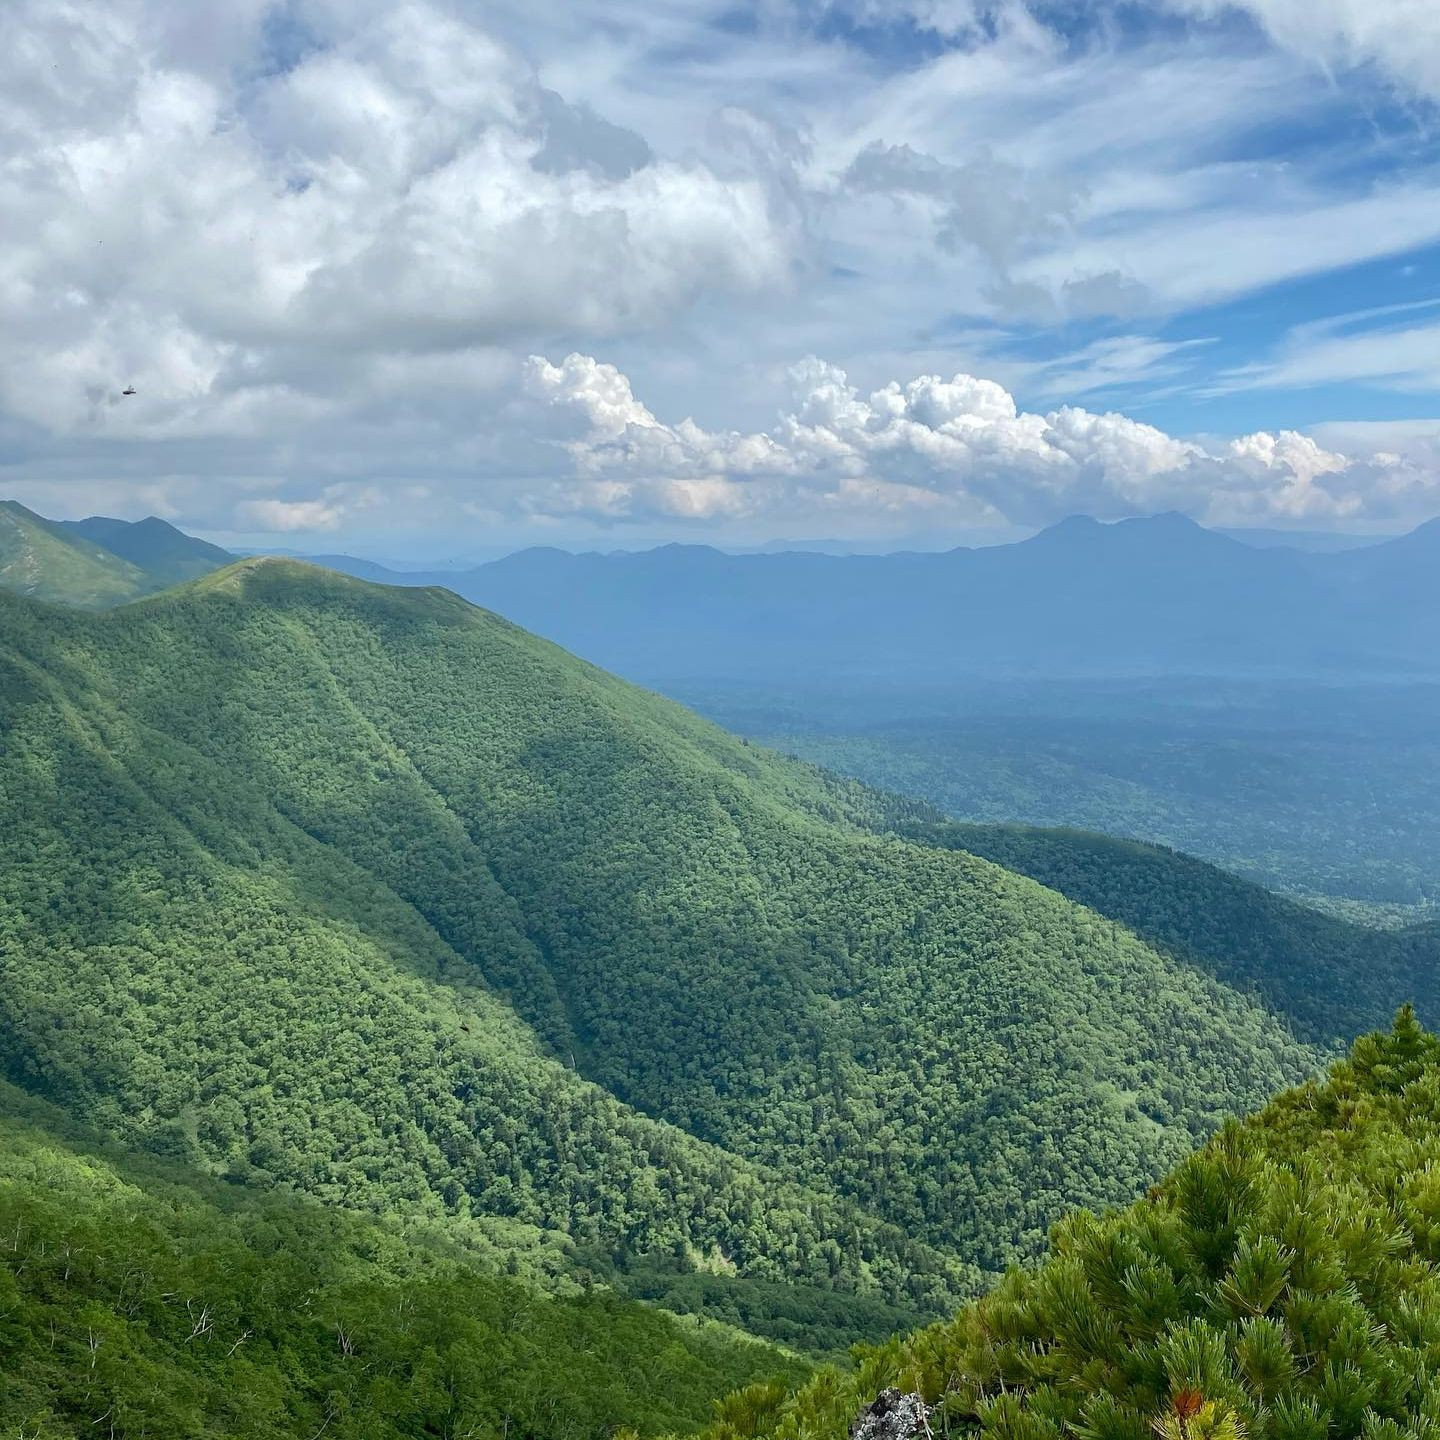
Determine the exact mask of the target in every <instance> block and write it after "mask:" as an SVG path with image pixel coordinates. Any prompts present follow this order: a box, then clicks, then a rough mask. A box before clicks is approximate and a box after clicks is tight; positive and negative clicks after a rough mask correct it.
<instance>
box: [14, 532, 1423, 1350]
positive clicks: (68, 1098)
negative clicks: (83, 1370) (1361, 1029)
mask: <svg viewBox="0 0 1440 1440" xmlns="http://www.w3.org/2000/svg"><path fill="white" fill-rule="evenodd" d="M0 619H3V627H0V634H3V637H4V638H3V642H0V723H3V733H4V735H5V746H4V753H3V756H0V780H3V784H0V847H4V849H3V853H0V945H3V947H4V949H5V951H6V953H7V955H9V956H11V957H13V963H9V964H7V965H6V966H4V967H3V968H0V1066H3V1070H4V1073H5V1075H7V1076H8V1077H9V1078H10V1079H11V1080H12V1081H13V1082H14V1083H15V1084H17V1085H20V1086H22V1087H24V1088H25V1089H27V1090H29V1091H31V1092H32V1093H35V1094H38V1095H43V1096H45V1097H47V1098H48V1099H50V1100H53V1101H54V1102H56V1103H57V1104H59V1105H61V1106H63V1107H64V1108H65V1109H67V1110H68V1111H69V1112H71V1113H72V1114H74V1115H77V1116H79V1117H81V1118H83V1119H84V1120H85V1121H86V1122H87V1123H90V1124H93V1125H95V1126H97V1127H99V1128H100V1129H102V1130H104V1131H106V1132H107V1133H111V1134H114V1135H116V1136H118V1137H121V1138H122V1139H124V1140H125V1141H126V1142H128V1143H132V1144H138V1145H143V1146H146V1147H148V1148H149V1149H151V1150H153V1151H158V1152H161V1153H164V1154H167V1155H169V1156H170V1157H172V1158H174V1159H177V1160H180V1161H183V1162H185V1163H186V1164H189V1165H191V1166H194V1167H197V1168H199V1169H202V1170H206V1171H209V1172H212V1173H218V1174H223V1175H226V1176H229V1177H231V1178H232V1179H235V1180H240V1181H245V1182H247V1183H250V1184H253V1185H259V1186H280V1187H286V1186H289V1187H294V1188H296V1189H298V1190H300V1191H303V1192H305V1193H307V1194H310V1195H312V1196H315V1197H317V1198H319V1199H321V1200H323V1201H326V1202H328V1203H331V1204H335V1205H340V1206H345V1207H349V1208H352V1209H361V1210H368V1211H371V1212H373V1213H377V1214H380V1215H386V1214H396V1213H404V1214H406V1215H407V1216H411V1217H423V1218H425V1219H427V1220H430V1221H433V1222H434V1223H436V1224H439V1225H441V1226H443V1227H445V1228H446V1230H447V1233H449V1234H451V1235H452V1236H453V1237H455V1239H456V1242H457V1243H460V1244H463V1245H464V1246H465V1247H466V1248H467V1249H468V1250H469V1251H471V1252H472V1253H475V1254H478V1255H481V1256H482V1257H488V1258H487V1263H492V1264H498V1263H507V1264H510V1265H513V1266H515V1267H516V1268H518V1269H519V1270H520V1271H521V1273H522V1275H524V1276H528V1277H531V1278H535V1279H543V1280H547V1281H548V1280H549V1278H550V1277H553V1276H555V1275H557V1274H561V1273H568V1274H572V1275H573V1274H575V1273H577V1272H578V1271H579V1270H580V1269H589V1270H591V1271H592V1272H593V1273H594V1274H596V1275H598V1276H600V1277H602V1278H609V1279H613V1280H615V1281H616V1283H618V1284H621V1285H622V1287H624V1288H630V1289H633V1291H634V1293H637V1294H646V1295H655V1296H656V1297H657V1298H662V1299H665V1300H666V1302H667V1303H671V1304H673V1305H674V1306H675V1307H676V1308H679V1309H699V1310H705V1311H708V1312H710V1313H725V1314H731V1315H733V1316H735V1317H736V1318H739V1319H741V1320H742V1321H743V1322H744V1323H746V1324H749V1325H753V1326H754V1327H755V1328H757V1329H762V1330H765V1333H770V1334H774V1335H776V1336H777V1337H780V1338H784V1339H785V1340H787V1341H790V1342H793V1343H800V1344H804V1343H806V1330H807V1328H810V1327H813V1328H810V1334H809V1341H808V1345H809V1348H827V1347H830V1346H833V1345H835V1344H838V1343H842V1342H843V1340H845V1339H847V1338H856V1333H857V1332H852V1334H851V1335H849V1336H846V1335H844V1334H843V1333H842V1331H843V1324H841V1323H840V1322H839V1321H838V1320H837V1317H836V1316H834V1314H833V1313H825V1307H824V1305H823V1304H821V1303H820V1301H819V1300H818V1299H816V1298H815V1297H817V1296H819V1295H820V1294H822V1293H823V1292H825V1291H830V1292H834V1293H836V1294H841V1295H852V1294H853V1295H857V1296H860V1297H863V1299H864V1302H865V1304H864V1306H857V1307H856V1313H857V1314H860V1313H861V1312H862V1311H863V1312H864V1314H865V1317H866V1318H865V1319H864V1321H863V1324H862V1325H861V1327H860V1329H859V1331H858V1333H860V1334H863V1333H875V1331H876V1330H877V1329H878V1330H882V1331H883V1330H884V1329H887V1328H890V1325H891V1324H893V1323H897V1322H903V1320H904V1318H905V1317H906V1316H909V1315H914V1314H917V1313H921V1314H927V1313H928V1314H936V1313H940V1312H941V1311H942V1310H943V1309H944V1308H946V1307H947V1306H949V1305H950V1304H952V1303H953V1302H954V1301H955V1299H957V1298H958V1297H961V1296H963V1295H966V1294H969V1293H973V1292H974V1291H975V1290H976V1289H977V1288H979V1287H980V1286H981V1285H983V1284H984V1283H985V1282H986V1279H987V1277H992V1276H994V1275H997V1274H998V1273H999V1272H1000V1271H1001V1270H1003V1268H1004V1267H1005V1265H1006V1264H1007V1263H1008V1262H1010V1261H1011V1260H1014V1259H1017V1258H1024V1257H1030V1256H1034V1255H1036V1254H1038V1253H1039V1252H1040V1250H1041V1249H1042V1247H1043V1244H1044V1238H1045V1234H1046V1231H1047V1228H1048V1226H1049V1224H1050V1223H1051V1221H1052V1220H1053V1219H1054V1217H1055V1216H1056V1215H1058V1214H1059V1213H1061V1212H1062V1211H1063V1210H1064V1209H1065V1208H1066V1207H1068V1206H1070V1205H1074V1204H1084V1205H1091V1206H1096V1205H1104V1204H1108V1203H1114V1202H1119V1201H1123V1200H1126V1199H1128V1198H1130V1197H1131V1196H1133V1195H1134V1194H1136V1193H1138V1192H1139V1191H1140V1190H1142V1189H1143V1188H1144V1187H1145V1186H1146V1185H1147V1184H1149V1183H1150V1182H1152V1181H1153V1180H1154V1179H1155V1178H1156V1177H1157V1176H1158V1175H1160V1174H1162V1173H1163V1172H1164V1170H1165V1169H1166V1168H1167V1167H1169V1166H1170V1165H1172V1164H1174V1163H1175V1162H1176V1161H1177V1160H1178V1159H1179V1158H1180V1157H1181V1156H1183V1155H1184V1154H1185V1153H1187V1152H1188V1151H1189V1149H1190V1148H1191V1146H1192V1145H1193V1144H1194V1142H1195V1141H1196V1140H1197V1139H1200V1138H1203V1137H1204V1136H1205V1135H1207V1134H1209V1133H1210V1132H1211V1131H1212V1130H1213V1129H1214V1128H1215V1127H1216V1126H1217V1125H1218V1124H1219V1123H1221V1121H1222V1120H1223V1119H1224V1117H1225V1116H1226V1115H1227V1114H1229V1113H1232V1112H1234V1111H1236V1110H1238V1109H1244V1108H1246V1107H1249V1106H1252V1105H1254V1104H1257V1103H1259V1102H1260V1101H1261V1100H1262V1099H1263V1098H1264V1097H1265V1096H1267V1095H1268V1094H1271V1093H1273V1092H1274V1091H1275V1090H1276V1089H1278V1088H1280V1087H1282V1086H1283V1085H1285V1084H1286V1083H1289V1082H1292V1081H1294V1080H1297V1079H1299V1078H1301V1077H1303V1076H1304V1075H1306V1074H1308V1073H1311V1072H1312V1071H1314V1070H1315V1069H1316V1068H1317V1067H1318V1066H1319V1065H1320V1064H1321V1063H1322V1060H1323V1058H1324V1057H1325V1056H1326V1055H1327V1054H1328V1053H1331V1052H1332V1050H1333V1047H1334V1045H1335V1043H1336V1040H1337V1039H1338V1038H1339V1037H1341V1036H1343V1035H1345V1034H1347V1033H1353V1027H1354V1026H1355V1025H1357V1024H1371V1023H1374V1021H1375V1019H1376V1018H1378V1015H1377V1013H1376V1012H1377V1011H1378V1012H1380V1013H1383V1011H1384V1009H1385V1008H1388V1007H1389V1006H1391V1005H1393V1003H1394V1002H1395V1001H1396V1000H1398V999H1399V998H1403V996H1404V994H1407V993H1417V994H1419V995H1420V996H1421V998H1422V999H1424V1000H1425V1001H1426V1003H1427V1004H1428V1003H1429V1002H1430V999H1431V996H1430V990H1429V987H1430V986H1431V985H1432V984H1433V980H1432V978H1431V977H1432V973H1433V967H1425V966H1419V967H1417V966H1416V965H1414V964H1413V963H1411V959H1410V958H1408V957H1405V956H1401V957H1398V958H1397V957H1395V956H1393V955H1392V956H1390V957H1389V958H1388V959H1387V961H1386V963H1387V964H1388V965H1390V969H1389V970H1386V971H1384V972H1383V976H1382V978H1383V983H1381V981H1380V979H1377V976H1376V974H1374V973H1370V972H1367V974H1366V975H1365V977H1364V983H1363V984H1361V983H1360V979H1359V978H1356V980H1355V983H1354V984H1353V985H1352V984H1351V983H1350V980H1349V979H1348V978H1347V973H1346V970H1345V967H1344V965H1343V964H1339V963H1334V964H1332V963H1331V962H1332V961H1334V955H1331V956H1329V957H1328V958H1327V965H1328V966H1329V967H1330V968H1328V969H1326V970H1324V971H1320V972H1314V973H1316V974H1317V975H1322V974H1323V975H1328V976H1330V977H1331V978H1332V979H1334V980H1335V981H1336V985H1337V987H1338V988H1336V989H1335V991H1334V999H1333V1004H1332V1006H1331V1007H1330V1008H1329V1009H1328V1010H1325V1011H1323V1012H1321V1013H1317V1012H1316V1010H1315V1008H1314V1007H1313V1006H1312V1007H1311V1009H1310V1010H1309V1011H1308V1012H1307V1013H1306V1014H1305V1015H1304V1016H1302V1015H1300V1013H1299V1010H1298V1007H1297V1010H1296V1013H1295V1015H1293V1016H1292V1015H1291V1014H1290V1013H1288V1012H1287V1009H1286V1004H1287V1001H1286V995H1285V992H1284V988H1283V987H1281V988H1279V989H1276V988H1275V987H1273V986H1272V987H1270V988H1268V989H1267V988H1266V984H1265V983H1264V982H1265V977H1266V973H1268V970H1269V969H1270V968H1271V967H1273V966H1274V965H1276V964H1279V963H1281V961H1283V963H1284V964H1286V965H1290V966H1296V967H1301V968H1300V969H1299V970H1297V971H1296V982H1295V983H1296V985H1297V987H1298V989H1299V990H1302V991H1303V990H1304V989H1305V983H1304V981H1305V972H1304V970H1303V966H1304V964H1305V957H1304V954H1303V951H1297V950H1296V949H1294V948H1293V947H1292V948H1291V949H1289V950H1285V949H1284V948H1283V947H1282V949H1281V951H1279V952H1276V953H1278V954H1279V956H1280V959H1279V960H1277V958H1276V953H1266V954H1257V955H1256V956H1254V957H1252V961H1251V962H1245V963H1252V965H1253V973H1247V972H1246V971H1245V968H1244V963H1242V964H1241V965H1240V966H1239V967H1238V968H1232V971H1231V972H1229V973H1225V974H1223V975H1221V974H1220V973H1219V972H1218V971H1217V969H1216V967H1215V965H1214V964H1213V963H1212V962H1211V959H1210V958H1208V957H1205V956H1196V955H1193V954H1190V953H1186V952H1183V951H1181V950H1180V949H1178V948H1175V949H1173V952H1172V953H1166V952H1164V951H1162V950H1160V949H1157V948H1155V947H1154V946H1152V945H1150V944H1147V943H1145V941H1144V940H1142V939H1141V938H1139V937H1137V936H1136V934H1135V933H1133V931H1132V930H1131V929H1130V928H1128V926H1127V925H1125V924H1121V923H1117V922H1116V921H1115V920H1114V919H1111V918H1107V917H1105V916H1102V915H1100V914H1097V913H1096V912H1095V911H1094V910H1090V909H1087V908H1084V907H1082V906H1080V905H1077V904H1076V903H1074V902H1073V901H1072V900H1071V899H1068V898H1066V897H1065V896H1063V895H1061V894H1060V893H1058V892H1057V891H1055V890H1050V889H1046V888H1043V887H1042V886H1041V885H1039V884H1037V883H1036V882H1035V881H1033V880H1031V879H1029V878H1026V877H1024V876H1021V875H1017V874H1015V873H1012V872H1011V871H1009V870H1007V869H1005V868H1002V866H1000V865H996V864H994V863H991V862H990V861H988V860H984V859H980V858H977V857H975V856H972V855H969V854H966V853H962V852H960V851H954V850H949V849H946V848H943V847H941V846H936V845H932V844H928V843H919V842H918V841H917V840H914V839H905V838H901V837H900V836H898V835H896V834H895V833H892V832H893V831H894V830H895V829H896V827H897V826H899V825H902V824H905V823H909V822H908V821H907V819H906V813H905V811H904V807H903V806H902V807H900V808H899V809H897V808H896V807H895V805H894V804H893V803H892V802H890V801H886V800H884V799H883V798H881V797H877V796H875V795H874V794H873V793H871V792H867V791H864V790H862V789H860V788H859V787H857V786H853V785H849V784H847V783H845V782H839V781H836V780H834V779H832V778H829V777H826V776H824V775H822V774H821V773H819V772H817V771H814V770H812V769H810V768H809V767H806V766H803V765H801V764H798V763H796V762H792V761H787V760H784V759H782V758H781V757H778V756H775V755H772V754H770V753H768V752H765V751H762V750H759V749H757V748H755V747H749V746H745V745H743V744H742V743H740V742H739V741H736V740H734V739H732V738H731V737H729V736H727V735H725V734H724V733H723V732H721V731H719V730H717V729H715V728H714V727H713V726H710V725H708V724H706V723H705V722H703V721H701V720H699V719H698V718H697V717H695V716H693V715H691V714H690V713H688V712H686V711H684V710H682V709H681V708H680V707H678V706H676V705H674V704H671V703H669V702H667V701H664V700H662V699H660V698H659V697H657V696H654V695H651V694H648V693H646V692H643V691H640V690H638V689H636V688H634V687H632V686H629V685H626V684H624V683H622V682H620V681H617V680H615V679H613V678H612V677H609V676H606V675H604V674H603V673H602V672H599V671H597V670H595V669H593V668H592V667H590V666H588V665H585V664H582V663H581V662H578V661H576V660H574V659H573V658H572V657H569V656H566V655H565V654H564V653H563V652H561V651H559V650H557V649H555V648H554V647H553V646H550V645H548V644H545V643H544V642H541V641H539V640H537V639H535V638H534V637H532V636H529V635H526V634H524V632H522V631H519V630H517V629H516V628H515V627H513V626H511V625H508V624H507V623H505V622H504V621H501V620H499V619H498V618H497V617H494V616H492V615H489V614H487V613H485V612H483V611H479V610H476V609H474V608H473V607H471V606H469V605H467V604H465V603H464V602H462V601H460V600H458V599H457V598H456V597H454V596H452V595H448V594H446V593H445V592H440V591H427V590H415V591H392V590H386V589H384V588H381V587H376V586H372V585H367V584H364V583H361V582H358V581H353V580H349V579H346V578H343V577H340V576H336V575H333V574H329V573H327V572H323V571H319V570H316V569H314V568H312V567H307V566H303V565H299V564H295V563H293V562H287V561H277V560H265V561H248V562H244V563H241V564H238V565H235V566H232V567H229V568H228V569H225V570H222V571H219V572H217V573H215V574H213V575H211V576H208V577H207V578H205V579H203V580H200V581H198V582H196V583H194V584H193V585H190V586H188V587H185V588H183V589H181V590H178V591H174V592H170V593H168V594H166V595H163V596H158V597H156V598H154V599H150V600H146V601H143V602H141V603H138V604H134V605H130V606H126V607H124V608H122V609H119V610H116V611H113V612H111V613H108V614H104V615H83V614H78V613H75V612H66V611H60V610H55V609H50V608H47V607H43V606H40V605H36V604H34V603H32V602H27V601H23V600H20V599H17V598H14V597H9V596H0ZM912 818H913V817H912ZM1257 893H1258V892H1257ZM1233 923H1234V924H1236V925H1241V924H1243V923H1244V917H1243V914H1242V915H1241V916H1240V917H1239V918H1237V919H1236V920H1235V921H1234V922H1233ZM1334 933H1335V934H1336V935H1338V936H1341V937H1342V940H1343V935H1344V933H1345V932H1344V931H1343V927H1342V928H1341V929H1339V930H1337V931H1335V932H1334ZM1342 940H1337V942H1336V943H1337V944H1341V943H1342ZM1337 953H1340V952H1337ZM1391 989H1394V990H1398V991H1399V992H1400V993H1399V994H1391V993H1388V992H1389V991H1390V990H1391ZM1242 992H1245V993H1242ZM1250 992H1253V993H1250ZM1297 1028H1298V1029H1300V1030H1301V1031H1303V1033H1302V1034H1300V1035H1298V1036H1297V1033H1296V1032H1297ZM686 1274H689V1275H691V1276H701V1277H703V1276H706V1275H711V1276H713V1277H714V1278H713V1281H711V1280H701V1281H699V1282H697V1281H693V1280H692V1281H691V1282H690V1283H689V1284H688V1285H687V1284H684V1283H680V1282H681V1281H683V1278H684V1276H685V1275H686ZM675 1277H679V1279H676V1278H675ZM747 1285H749V1286H750V1287H751V1288H750V1289H746V1288H745V1286H747ZM780 1285H783V1286H796V1285H799V1286H804V1287H809V1290H808V1291H801V1292H799V1293H801V1294H802V1295H809V1296H810V1297H811V1298H810V1299H806V1300H804V1301H803V1303H801V1304H799V1305H798V1306H797V1305H794V1304H792V1305H790V1306H789V1307H788V1308H787V1306H786V1304H785V1303H783V1302H782V1301H781V1300H780V1299H778V1298H775V1292H774V1291H769V1290H766V1289H765V1287H767V1286H780ZM727 1287H728V1288H727ZM716 1292H720V1293H718V1294H717V1293H716ZM765 1296H770V1297H771V1298H770V1299H764V1298H762V1297H765ZM866 1307H868V1308H866ZM767 1326H768V1328H767Z"/></svg>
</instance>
